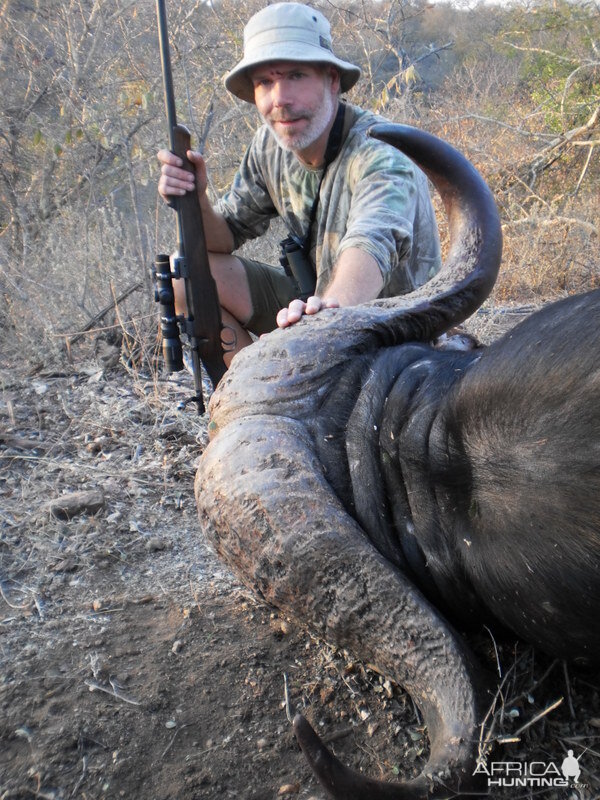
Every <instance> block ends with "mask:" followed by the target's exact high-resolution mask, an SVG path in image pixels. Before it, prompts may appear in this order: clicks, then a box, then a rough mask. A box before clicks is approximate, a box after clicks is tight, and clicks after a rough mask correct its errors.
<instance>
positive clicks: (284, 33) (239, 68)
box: [225, 3, 360, 103]
mask: <svg viewBox="0 0 600 800" xmlns="http://www.w3.org/2000/svg"><path fill="white" fill-rule="evenodd" d="M269 61H299V62H303V63H320V64H332V65H333V66H334V67H336V68H337V69H338V71H339V73H340V85H341V90H342V92H347V91H348V90H349V89H351V88H352V87H353V86H354V84H355V83H356V82H357V80H358V79H359V78H360V68H359V67H357V66H356V65H355V64H350V63H349V62H348V61H343V60H342V59H341V58H338V57H337V56H336V55H334V52H333V45H332V41H331V26H330V24H329V22H328V20H327V19H326V18H325V17H324V16H323V14H321V12H320V11H317V10H316V9H315V8H311V7H310V6H306V5H304V4H302V3H275V4H273V5H270V6H267V7H266V8H263V9H262V11H259V12H258V13H257V14H255V15H254V16H253V17H251V19H250V20H249V22H248V24H247V25H246V27H245V28H244V57H243V58H242V60H241V61H240V62H239V64H237V65H236V66H235V67H234V69H232V70H231V72H230V73H229V74H228V75H227V76H226V77H225V87H226V88H227V89H228V90H229V91H230V92H231V93H232V94H234V95H235V96H236V97H239V98H240V99H241V100H245V101H246V102H247V103H254V87H253V85H252V81H251V80H250V77H249V75H248V70H249V69H250V67H255V66H257V65H258V64H265V63H267V62H269Z"/></svg>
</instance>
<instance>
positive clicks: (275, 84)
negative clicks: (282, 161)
mask: <svg viewBox="0 0 600 800" xmlns="http://www.w3.org/2000/svg"><path fill="white" fill-rule="evenodd" d="M250 79H251V81H252V84H253V86H254V99H255V101H256V107H257V109H258V111H259V113H260V115H261V116H262V117H263V119H264V120H265V122H266V123H267V124H268V125H269V127H270V128H271V130H272V131H273V133H274V134H275V137H276V138H277V141H278V142H279V144H280V145H281V146H282V147H284V148H286V149H288V150H293V151H294V152H302V151H304V150H306V149H307V148H309V147H310V146H311V145H312V144H314V143H315V142H316V141H317V140H318V139H319V137H321V136H322V135H323V134H324V131H325V130H326V129H327V128H328V126H329V123H330V122H331V121H332V119H333V115H334V113H335V110H336V108H337V94H338V88H339V75H338V72H337V70H335V69H333V68H331V69H330V68H327V67H321V66H320V65H313V64H302V63H299V62H293V61H273V62H269V63H267V64H260V65H259V66H257V67H254V68H253V69H252V70H251V71H250Z"/></svg>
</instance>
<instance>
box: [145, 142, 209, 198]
mask: <svg viewBox="0 0 600 800" xmlns="http://www.w3.org/2000/svg"><path fill="white" fill-rule="evenodd" d="M157 157H158V160H159V161H160V163H161V164H162V166H161V169H160V173H161V174H160V180H159V181H158V193H159V194H160V196H161V197H162V198H163V200H164V201H165V202H167V203H168V202H169V198H171V197H177V196H182V195H184V194H185V193H186V192H189V191H192V190H193V188H194V186H196V189H197V192H198V198H199V199H200V200H201V201H202V200H203V199H204V197H205V196H206V186H207V184H208V178H207V174H206V162H205V161H204V158H203V157H202V155H201V154H200V153H197V152H196V151H195V150H188V151H187V157H188V158H189V160H190V161H191V162H192V164H193V165H194V169H195V174H194V173H192V172H188V171H187V170H185V169H183V168H182V163H183V162H182V161H181V159H180V158H179V156H176V155H174V154H173V153H171V151H170V150H159V151H158V153H157Z"/></svg>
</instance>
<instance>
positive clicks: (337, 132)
mask: <svg viewBox="0 0 600 800" xmlns="http://www.w3.org/2000/svg"><path fill="white" fill-rule="evenodd" d="M345 114H346V104H345V103H342V102H341V101H340V103H339V104H338V109H337V114H336V115H335V120H334V122H333V125H332V127H331V131H330V132H329V138H328V140H327V147H326V148H325V165H324V167H323V174H322V175H321V180H320V181H319V188H318V189H317V193H316V195H315V199H314V200H313V204H312V208H311V209H310V214H309V217H308V230H307V231H306V234H305V235H304V237H303V238H302V249H303V250H304V252H305V254H306V255H307V256H308V254H309V252H310V244H311V241H310V240H311V232H312V226H313V225H314V222H315V219H316V218H317V208H318V207H319V199H320V197H321V187H322V186H323V181H324V180H325V175H326V173H327V167H328V166H329V165H330V164H331V162H332V161H335V159H336V158H337V155H338V153H339V152H340V150H341V148H342V144H343V141H344V136H343V134H344V116H345Z"/></svg>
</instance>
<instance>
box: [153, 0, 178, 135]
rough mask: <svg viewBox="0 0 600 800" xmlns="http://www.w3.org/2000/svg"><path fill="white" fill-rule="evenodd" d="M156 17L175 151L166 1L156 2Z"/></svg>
mask: <svg viewBox="0 0 600 800" xmlns="http://www.w3.org/2000/svg"><path fill="white" fill-rule="evenodd" d="M156 16H157V18H158V41H159V46H160V60H161V64H162V75H163V84H164V87H165V109H166V112H167V123H168V127H169V147H170V149H171V150H173V149H174V137H173V131H174V129H175V126H176V125H177V114H176V112H175V93H174V91H173V71H172V70H171V54H170V51H169V30H168V27H167V8H166V5H165V1H164V0H156Z"/></svg>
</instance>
